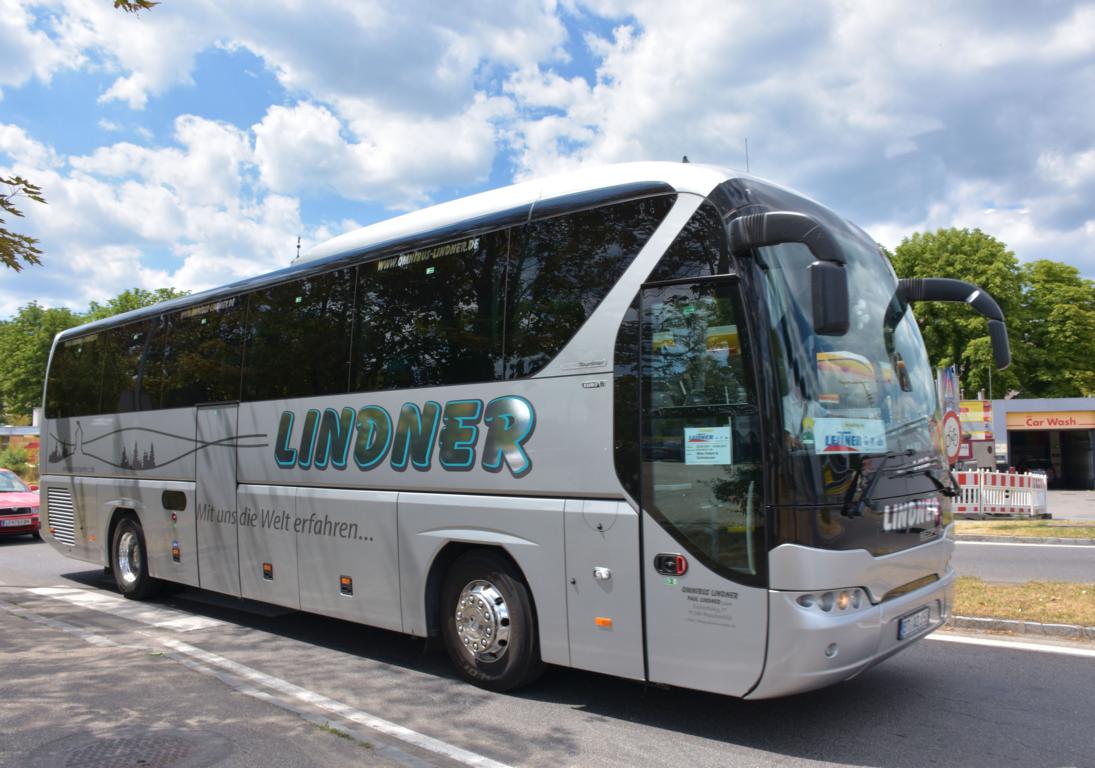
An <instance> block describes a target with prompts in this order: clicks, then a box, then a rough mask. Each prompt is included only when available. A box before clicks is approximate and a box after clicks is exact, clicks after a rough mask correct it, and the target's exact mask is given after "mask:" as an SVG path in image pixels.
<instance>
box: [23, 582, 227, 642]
mask: <svg viewBox="0 0 1095 768" xmlns="http://www.w3.org/2000/svg"><path fill="white" fill-rule="evenodd" d="M27 591H28V592H30V593H31V594H35V595H40V596H42V597H49V598H52V599H54V600H64V601H65V602H67V603H72V604H73V605H77V606H79V607H81V608H90V609H91V610H93V611H102V612H103V613H109V614H111V615H112V616H121V617H122V618H125V619H130V620H132V621H138V622H140V623H141V624H148V625H150V626H153V627H158V628H160V629H173V630H175V631H176V632H193V631H194V630H196V629H210V628H212V627H223V626H225V624H224V622H223V621H218V620H217V619H210V618H206V617H205V616H193V615H191V614H189V613H184V612H183V611H177V610H175V609H174V608H164V607H162V606H154V605H148V604H138V603H134V602H133V601H132V600H126V599H125V598H124V597H118V596H117V595H110V594H106V593H104V592H93V591H91V590H88V589H68V588H58V587H30V588H29V589H28V590H27Z"/></svg>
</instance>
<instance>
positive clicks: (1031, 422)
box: [1008, 411, 1095, 430]
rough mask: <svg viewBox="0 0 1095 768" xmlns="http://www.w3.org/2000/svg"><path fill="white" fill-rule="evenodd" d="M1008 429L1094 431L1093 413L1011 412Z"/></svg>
mask: <svg viewBox="0 0 1095 768" xmlns="http://www.w3.org/2000/svg"><path fill="white" fill-rule="evenodd" d="M1008 429H1014V430H1024V429H1095V411H1057V412H1056V413H1053V412H1049V413H1037V412H1032V413H1027V412H1023V411H1012V412H1011V413H1009V414H1008Z"/></svg>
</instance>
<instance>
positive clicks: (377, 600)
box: [41, 163, 1008, 698]
mask: <svg viewBox="0 0 1095 768" xmlns="http://www.w3.org/2000/svg"><path fill="white" fill-rule="evenodd" d="M919 300H947V301H968V302H969V303H970V304H971V306H972V308H973V309H975V310H977V311H980V312H981V313H982V314H984V315H986V317H987V318H988V324H989V328H990V333H991V337H992V339H993V342H994V351H995V353H996V357H997V363H998V364H999V365H1006V364H1007V362H1008V347H1007V335H1006V331H1005V329H1004V324H1003V316H1002V315H1001V314H1000V311H999V308H998V307H997V306H996V303H995V302H994V301H993V300H992V298H991V297H989V296H988V295H987V294H985V293H983V292H980V291H978V290H977V289H976V288H975V287H974V286H971V285H969V284H967V283H960V282H958V281H953V280H940V279H928V280H916V281H905V280H898V279H897V277H896V276H895V275H894V272H893V271H892V269H891V267H890V266H889V264H888V263H887V261H886V259H885V258H884V256H883V255H882V253H881V252H880V250H879V248H878V247H877V245H876V244H875V243H874V242H873V241H872V240H871V239H870V238H869V237H867V236H866V235H865V234H864V233H863V232H862V231H860V230H859V229H857V228H855V227H854V226H852V225H851V224H849V223H848V222H846V221H845V220H843V219H842V218H840V217H839V216H837V215H835V214H833V213H832V212H831V211H829V210H827V209H825V208H823V207H821V206H820V205H818V204H817V203H815V202H812V201H810V200H807V199H804V198H802V197H800V196H798V195H795V194H793V193H791V192H788V191H786V190H784V189H781V188H779V187H776V186H773V185H771V184H768V183H766V182H763V181H760V180H758V179H754V178H751V177H743V176H740V175H736V174H733V173H731V172H728V171H724V170H721V169H717V168H711V167H704V166H700V165H693V164H670V163H640V164H629V165H620V166H612V167H608V168H601V169H596V170H586V171H581V172H577V173H572V174H567V175H563V176H559V177H555V178H550V179H545V180H541V181H535V182H528V183H523V184H518V185H515V186H511V187H507V188H505V189H500V190H495V191H492V192H487V193H484V194H480V195H475V196H472V197H468V198H465V199H462V200H457V201H454V202H451V203H446V204H443V205H439V206H435V207H433V208H429V209H426V210H422V211H419V212H416V213H412V214H409V215H406V216H401V217H398V218H395V219H392V220H390V221H387V222H384V223H380V224H377V225H374V226H370V227H366V228H364V229H361V230H358V231H356V232H351V233H349V234H346V235H343V236H340V237H337V238H335V239H333V240H331V241H329V242H327V243H325V244H322V245H320V246H318V247H317V248H315V249H314V250H313V251H311V252H310V253H309V254H307V255H306V256H305V257H304V258H301V259H298V260H297V261H296V262H295V263H293V264H292V265H291V266H290V267H288V268H285V269H282V270H280V271H277V272H273V273H271V274H268V275H263V276H261V277H257V278H254V279H250V280H245V281H242V282H238V283H235V284H232V285H228V286H225V287H223V288H217V289H215V290H210V291H206V292H204V293H201V294H197V295H194V296H188V297H186V298H183V299H178V300H175V301H170V302H166V303H163V304H159V305H156V306H153V307H149V308H146V309H141V310H136V311H133V312H129V313H127V314H124V315H119V316H117V317H113V318H110V319H108V320H103V321H99V322H96V323H91V324H89V325H85V326H82V327H79V328H74V329H72V330H69V331H65V332H64V333H62V334H60V335H59V336H58V337H57V339H56V340H55V341H54V345H53V350H52V353H51V356H50V363H49V371H48V376H47V384H46V388H45V394H44V400H45V413H46V422H45V425H44V427H43V432H44V435H45V438H44V439H43V440H42V456H41V475H42V480H41V484H42V496H43V509H44V521H45V522H44V524H43V533H44V535H45V536H46V538H47V539H48V540H49V541H50V543H51V544H52V545H53V546H54V547H55V548H57V549H58V550H59V551H61V552H63V553H64V554H66V555H68V556H71V557H74V558H78V559H81V560H86V561H89V562H93V563H99V564H103V565H105V566H106V567H107V568H108V569H111V570H112V571H113V574H114V577H115V579H116V581H117V584H118V588H119V590H120V591H121V592H122V593H123V594H124V595H126V596H127V597H131V598H135V599H142V598H147V597H150V596H151V595H153V594H154V592H155V591H156V589H157V587H159V586H161V585H162V584H163V583H164V582H175V583H178V584H186V585H191V586H194V587H200V588H202V589H208V590H213V591H215V592H221V593H225V594H228V595H236V596H239V597H243V598H250V599H254V600H261V601H265V602H268V603H274V604H277V605H281V606H287V607H290V608H295V609H299V610H303V611H310V612H314V613H318V614H323V615H327V616H333V617H338V618H341V619H346V620H349V621H355V622H360V623H363V624H368V625H372V626H376V627H383V628H386V629H392V630H397V631H401V632H406V633H410V634H412V635H418V636H429V635H440V636H441V637H443V639H444V642H445V644H446V646H447V648H448V651H449V654H450V656H451V657H452V659H453V661H454V663H455V664H456V666H457V667H458V668H459V670H460V672H461V673H462V674H463V675H464V676H465V677H466V678H467V679H468V680H470V681H471V682H473V683H475V684H477V685H481V686H483V687H486V688H490V689H494V690H507V689H510V688H514V687H516V686H520V685H522V684H526V683H528V682H530V681H531V680H533V679H534V678H535V677H536V676H537V675H538V674H539V672H540V671H541V669H542V667H543V665H544V664H558V665H561V666H569V667H575V668H579V669H586V670H593V671H596V672H603V673H608V674H613V675H619V676H621V677H627V678H632V679H636V680H646V681H650V682H655V683H663V684H669V685H675V686H682V687H687V688H694V689H699V690H704V691H713V692H717V693H721V694H727V695H732V696H744V697H750V698H765V697H773V696H780V695H784V694H789V693H793V692H796V691H803V690H807V689H811V688H817V687H820V686H823V685H826V684H829V683H833V682H837V681H839V680H844V679H846V678H849V677H852V676H853V675H855V674H857V673H859V672H861V671H862V670H864V669H866V668H867V667H869V666H871V665H872V664H875V663H877V662H878V661H880V660H882V659H884V658H886V657H887V656H889V655H891V654H893V653H895V652H897V651H899V650H901V649H902V648H904V647H905V646H907V645H909V644H910V643H911V642H913V641H915V640H916V639H918V638H921V637H923V636H924V635H925V634H927V633H928V632H930V631H932V630H934V629H935V628H937V627H938V626H939V625H940V624H941V623H942V622H943V621H944V620H945V619H946V617H947V615H948V612H949V610H950V606H951V602H952V596H953V581H954V572H953V570H952V569H951V567H950V564H949V563H950V557H951V553H952V550H953V547H954V545H953V537H952V535H951V531H952V527H951V514H950V507H951V501H950V497H951V495H953V490H952V488H953V485H952V481H951V478H950V476H949V472H948V469H947V462H946V458H945V456H944V454H943V450H942V442H941V435H940V412H939V406H938V403H937V398H936V395H935V388H934V386H933V380H932V373H931V369H930V367H929V363H928V359H927V355H926V353H925V350H924V343H923V340H922V338H921V335H920V331H919V330H918V328H917V324H916V321H915V319H914V318H913V315H912V312H911V311H910V309H909V304H910V303H911V302H914V301H919Z"/></svg>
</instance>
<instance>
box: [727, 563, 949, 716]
mask: <svg viewBox="0 0 1095 768" xmlns="http://www.w3.org/2000/svg"><path fill="white" fill-rule="evenodd" d="M954 584H955V572H954V569H953V568H951V567H949V566H948V567H947V569H946V572H945V573H944V575H943V578H941V579H939V580H938V581H933V582H932V583H930V584H928V585H926V586H924V587H921V588H919V589H917V590H915V591H913V592H909V593H908V594H905V595H901V596H900V597H896V598H893V599H890V600H886V601H885V602H882V603H879V604H878V605H869V604H868V605H866V606H865V607H862V608H860V609H858V610H846V611H843V612H842V611H839V610H836V609H832V610H830V611H827V612H826V611H823V610H821V608H820V607H819V605H817V604H815V605H812V606H809V607H804V606H803V605H801V604H800V603H799V601H798V598H799V597H800V596H801V595H802V594H803V593H802V592H786V591H780V590H769V593H768V598H769V599H768V605H769V617H768V621H769V623H768V658H767V661H766V663H765V666H764V674H763V675H762V676H761V679H760V682H759V683H758V684H757V686H756V687H755V688H754V689H753V690H752V691H751V692H750V693H749V694H747V695H746V698H748V699H768V698H774V697H777V696H786V695H789V694H792V693H800V692H802V691H809V690H813V689H815V688H821V687H823V686H826V685H831V684H833V683H837V682H840V681H841V680H847V679H848V678H851V677H855V676H856V675H858V674H859V673H860V672H862V671H863V670H865V669H867V668H869V667H871V666H873V665H875V664H877V663H878V662H880V661H882V660H883V659H886V658H888V657H890V656H892V655H893V654H895V653H897V652H898V651H900V650H902V649H904V648H907V647H908V646H910V645H911V644H913V643H914V642H916V641H917V640H919V639H921V638H923V637H925V636H927V635H929V634H931V633H932V632H933V631H935V630H936V629H938V628H939V627H940V626H942V625H943V623H944V622H945V621H946V620H947V618H948V617H949V616H950V612H951V607H952V605H953V604H954ZM838 591H839V590H838ZM902 620H905V621H904V623H903V621H902ZM902 629H904V631H905V636H904V637H901V636H899V633H900V632H901V630H902Z"/></svg>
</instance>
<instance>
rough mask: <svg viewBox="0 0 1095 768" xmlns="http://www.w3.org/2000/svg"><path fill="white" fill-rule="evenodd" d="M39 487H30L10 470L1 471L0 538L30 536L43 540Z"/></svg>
mask: <svg viewBox="0 0 1095 768" xmlns="http://www.w3.org/2000/svg"><path fill="white" fill-rule="evenodd" d="M41 525H42V523H41V522H40V520H39V518H38V486H36V485H30V486H28V485H27V484H26V483H24V482H23V481H22V480H20V479H19V476H18V475H17V474H15V473H14V472H12V471H11V470H10V469H0V536H22V535H24V534H28V533H29V534H30V535H31V536H33V537H34V538H36V539H40V538H42V534H41V533H39V530H38V529H39V528H40V527H41Z"/></svg>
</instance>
